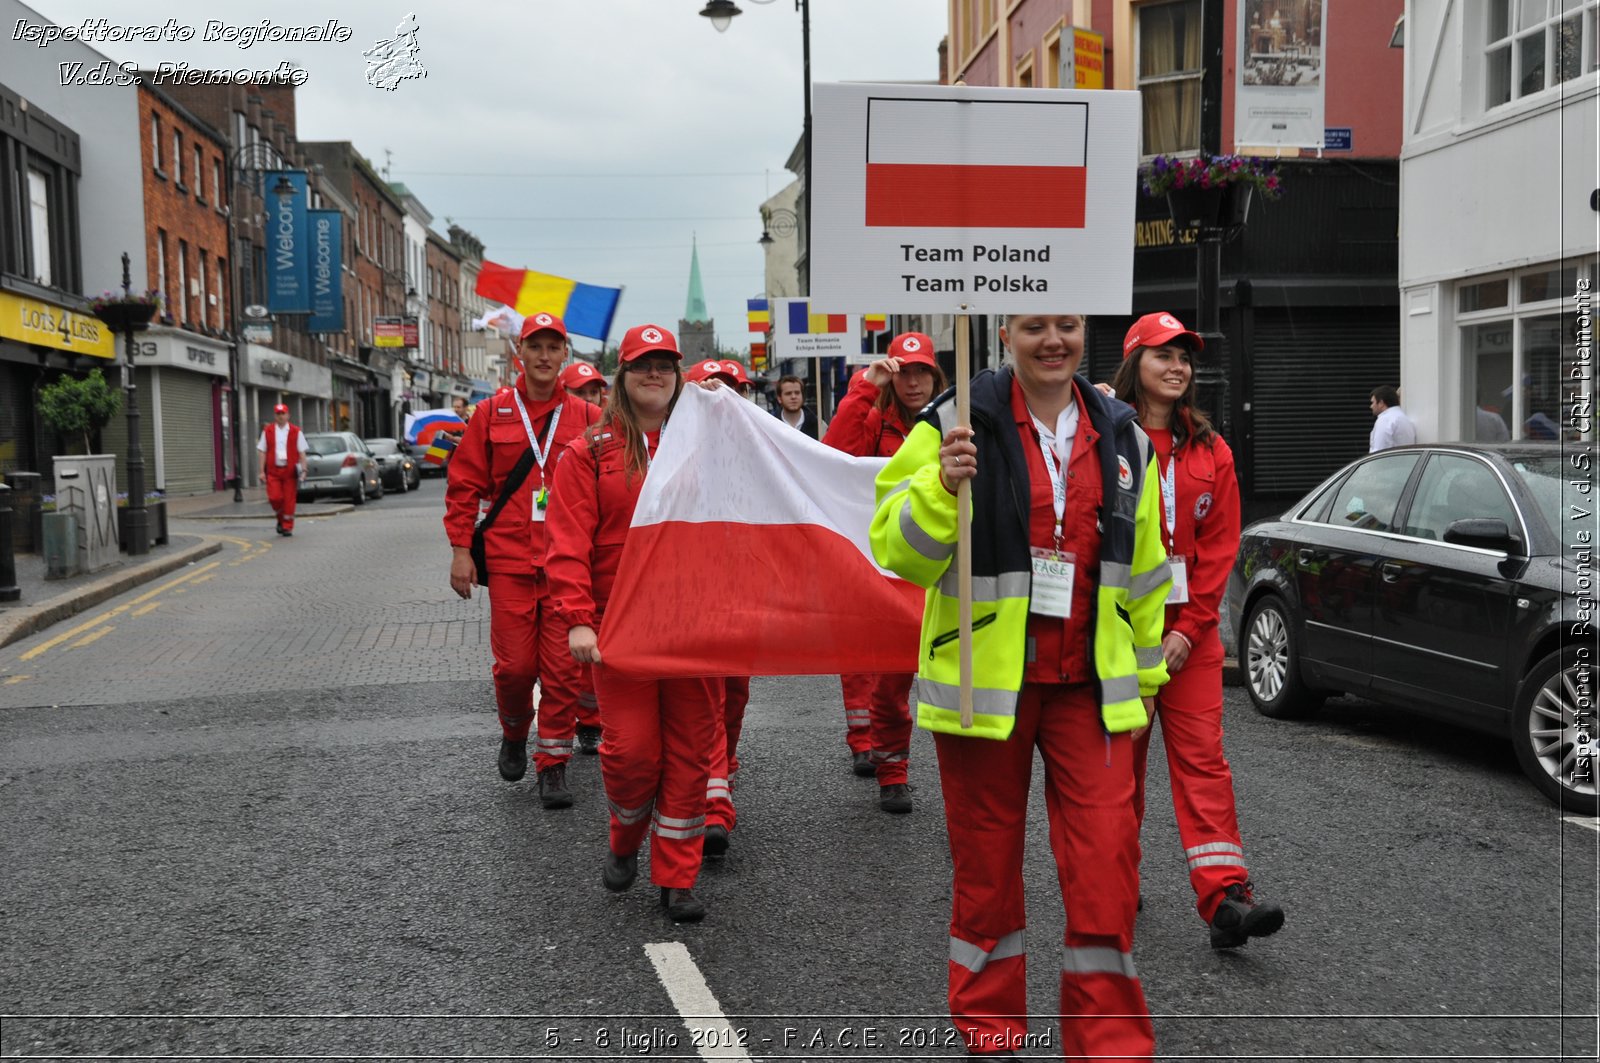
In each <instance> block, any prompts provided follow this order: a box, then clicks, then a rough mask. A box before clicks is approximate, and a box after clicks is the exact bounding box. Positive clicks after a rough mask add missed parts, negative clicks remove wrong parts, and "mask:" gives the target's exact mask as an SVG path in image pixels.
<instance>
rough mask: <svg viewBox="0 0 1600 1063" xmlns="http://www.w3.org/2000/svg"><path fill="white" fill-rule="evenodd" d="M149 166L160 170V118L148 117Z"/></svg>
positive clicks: (157, 116)
mask: <svg viewBox="0 0 1600 1063" xmlns="http://www.w3.org/2000/svg"><path fill="white" fill-rule="evenodd" d="M150 165H151V166H153V167H154V168H155V169H157V170H159V169H161V116H160V115H159V114H152V115H151V116H150Z"/></svg>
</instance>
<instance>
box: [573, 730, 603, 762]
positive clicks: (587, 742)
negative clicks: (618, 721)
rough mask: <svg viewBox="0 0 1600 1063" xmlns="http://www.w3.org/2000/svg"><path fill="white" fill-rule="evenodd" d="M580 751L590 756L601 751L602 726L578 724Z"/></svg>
mask: <svg viewBox="0 0 1600 1063" xmlns="http://www.w3.org/2000/svg"><path fill="white" fill-rule="evenodd" d="M578 752H579V753H582V754H583V755H584V756H588V757H592V756H594V755H595V754H596V753H598V752H600V728H598V727H591V726H589V725H588V724H582V723H580V724H579V725H578Z"/></svg>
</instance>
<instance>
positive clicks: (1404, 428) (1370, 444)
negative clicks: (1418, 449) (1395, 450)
mask: <svg viewBox="0 0 1600 1063" xmlns="http://www.w3.org/2000/svg"><path fill="white" fill-rule="evenodd" d="M1367 408H1368V409H1370V410H1371V411H1372V416H1373V417H1374V418H1375V420H1374V421H1373V423H1372V434H1371V435H1370V436H1369V437H1368V439H1367V453H1369V454H1376V453H1377V452H1378V451H1380V450H1388V449H1389V448H1390V447H1408V446H1410V445H1411V444H1413V443H1415V442H1416V441H1417V426H1416V424H1414V423H1413V422H1412V420H1411V418H1409V417H1407V416H1406V412H1405V411H1404V410H1402V409H1401V408H1400V393H1399V392H1398V391H1397V390H1395V389H1394V388H1392V387H1390V386H1389V385H1388V384H1380V385H1378V386H1377V387H1375V388H1373V389H1372V397H1371V398H1370V399H1369V400H1368V402H1367Z"/></svg>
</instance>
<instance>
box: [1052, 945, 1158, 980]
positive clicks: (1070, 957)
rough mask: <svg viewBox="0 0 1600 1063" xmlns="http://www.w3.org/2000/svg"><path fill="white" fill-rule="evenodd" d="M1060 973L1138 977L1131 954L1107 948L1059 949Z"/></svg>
mask: <svg viewBox="0 0 1600 1063" xmlns="http://www.w3.org/2000/svg"><path fill="white" fill-rule="evenodd" d="M1061 973H1062V974H1120V975H1122V976H1123V977H1124V978H1134V979H1137V978H1138V977H1139V972H1138V971H1137V970H1135V969H1134V966H1133V955H1132V954H1131V953H1127V952H1118V951H1117V950H1116V949H1108V948H1072V947H1070V946H1069V947H1067V948H1065V949H1062V950H1061Z"/></svg>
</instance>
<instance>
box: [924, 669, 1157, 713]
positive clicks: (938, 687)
mask: <svg viewBox="0 0 1600 1063" xmlns="http://www.w3.org/2000/svg"><path fill="white" fill-rule="evenodd" d="M1133 693H1134V696H1135V697H1137V696H1138V694H1139V683H1138V680H1137V679H1136V680H1134V689H1133ZM960 704H961V687H960V685H959V684H951V683H939V682H935V681H934V680H932V679H928V678H925V677H923V676H920V675H919V676H917V707H918V708H921V707H922V706H923V705H927V706H929V707H930V708H943V709H954V708H957V707H958V706H960ZM972 711H973V712H975V713H982V714H983V715H985V716H1003V717H1010V718H1014V717H1015V716H1016V715H1017V692H1016V691H1015V690H986V689H984V688H982V687H973V688H972Z"/></svg>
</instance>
